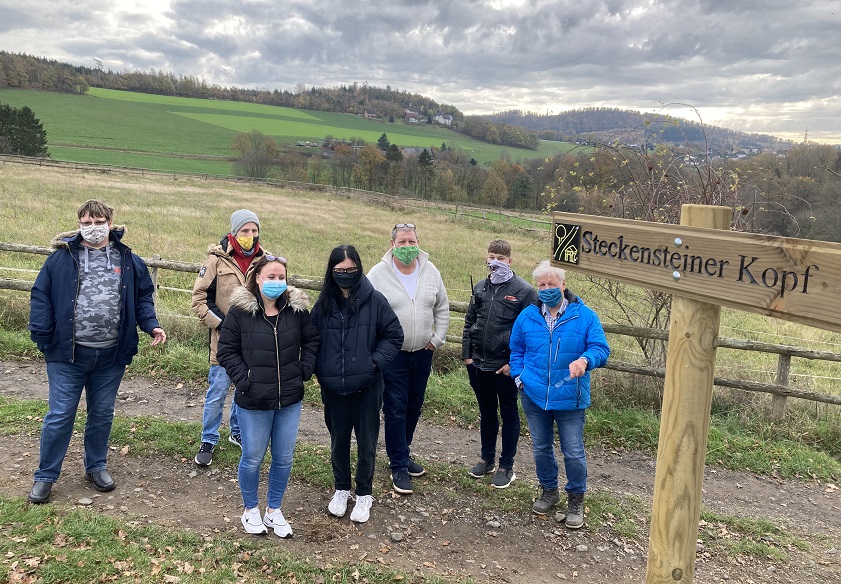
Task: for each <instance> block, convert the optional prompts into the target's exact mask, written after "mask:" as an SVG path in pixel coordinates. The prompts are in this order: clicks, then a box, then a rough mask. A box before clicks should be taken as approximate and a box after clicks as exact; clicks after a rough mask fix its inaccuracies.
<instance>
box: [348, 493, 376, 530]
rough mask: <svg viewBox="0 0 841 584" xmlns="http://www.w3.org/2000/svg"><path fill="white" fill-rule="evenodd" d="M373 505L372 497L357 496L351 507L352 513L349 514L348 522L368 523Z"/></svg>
mask: <svg viewBox="0 0 841 584" xmlns="http://www.w3.org/2000/svg"><path fill="white" fill-rule="evenodd" d="M373 503H374V497H372V496H371V495H358V496H357V497H356V505H354V506H353V511H351V512H350V520H351V521H354V522H356V523H365V522H366V521H368V517H370V515H371V505H372V504H373Z"/></svg>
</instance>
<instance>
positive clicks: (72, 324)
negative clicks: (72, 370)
mask: <svg viewBox="0 0 841 584" xmlns="http://www.w3.org/2000/svg"><path fill="white" fill-rule="evenodd" d="M67 247H68V249H70V244H69V243H68V244H67ZM77 251H78V250H77ZM70 257H71V258H73V262H74V263H75V264H76V296H75V298H73V319H72V320H71V321H70V340H71V341H72V343H71V345H70V362H71V363H75V362H76V306H77V305H78V304H79V290H80V289H81V288H82V281H81V280H80V279H79V269H80V266H79V258H77V257H76V256H75V255H74V254H73V250H72V249H70Z"/></svg>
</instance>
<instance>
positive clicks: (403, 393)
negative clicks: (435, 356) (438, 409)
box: [383, 349, 433, 472]
mask: <svg viewBox="0 0 841 584" xmlns="http://www.w3.org/2000/svg"><path fill="white" fill-rule="evenodd" d="M432 353H433V351H430V350H428V349H421V350H420V351H400V353H398V355H397V357H395V358H394V361H392V362H391V363H389V364H388V365H386V366H385V369H383V381H384V382H385V390H384V391H383V422H384V426H385V451H386V453H387V454H388V459H389V461H390V463H389V467H391V470H392V472H394V471H396V470H406V469H408V468H409V447H410V446H411V445H412V438H414V436H415V428H417V426H418V420H419V419H420V415H421V409H422V408H423V400H424V397H426V382H427V380H428V379H429V374H430V373H431V372H432Z"/></svg>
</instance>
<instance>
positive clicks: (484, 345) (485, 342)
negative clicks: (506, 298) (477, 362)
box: [482, 284, 500, 360]
mask: <svg viewBox="0 0 841 584" xmlns="http://www.w3.org/2000/svg"><path fill="white" fill-rule="evenodd" d="M486 286H487V284H486ZM499 287H500V286H493V285H491V301H490V302H489V303H488V312H487V316H486V317H485V336H484V338H483V339H482V359H483V360H487V359H485V357H487V348H488V329H489V328H490V327H489V326H488V323H490V321H491V311H492V310H493V306H494V300H496V293H497V288H499ZM486 290H487V288H486Z"/></svg>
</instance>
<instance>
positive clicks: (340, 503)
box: [327, 491, 350, 517]
mask: <svg viewBox="0 0 841 584" xmlns="http://www.w3.org/2000/svg"><path fill="white" fill-rule="evenodd" d="M348 497H350V491H336V492H335V493H333V498H332V499H330V504H329V505H327V510H328V511H329V512H330V515H333V516H335V517H344V516H345V513H347V500H348Z"/></svg>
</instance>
